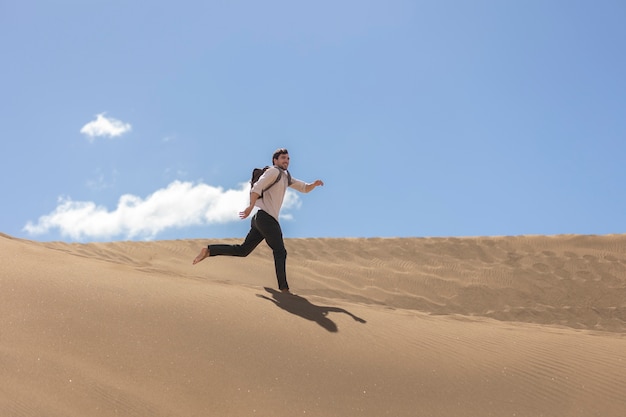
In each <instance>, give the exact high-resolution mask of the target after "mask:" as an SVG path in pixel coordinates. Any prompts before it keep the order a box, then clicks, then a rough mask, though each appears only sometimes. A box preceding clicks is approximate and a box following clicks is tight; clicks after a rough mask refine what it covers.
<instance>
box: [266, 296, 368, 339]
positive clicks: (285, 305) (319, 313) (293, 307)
mask: <svg viewBox="0 0 626 417" xmlns="http://www.w3.org/2000/svg"><path fill="white" fill-rule="evenodd" d="M265 291H267V292H268V293H270V294H271V295H272V298H269V297H268V296H266V295H262V294H257V297H260V298H264V299H266V300H269V301H271V302H273V303H274V304H276V306H277V307H280V308H282V309H283V310H285V311H287V312H289V313H291V314H295V315H296V316H300V317H302V318H304V319H307V320H311V321H314V322H316V323H317V324H319V325H320V326H322V327H323V328H325V329H326V330H328V331H329V332H337V331H339V330H338V328H337V325H336V324H335V322H334V321H332V320H331V319H329V318H328V313H345V314H347V315H349V316H350V317H352V318H353V319H354V320H356V321H358V322H359V323H365V322H366V321H365V320H363V319H362V318H360V317H357V316H355V315H354V314H352V313H350V312H349V311H347V310H345V309H343V308H338V307H327V306H317V305H315V304H312V303H311V302H310V301H309V300H307V299H306V298H304V297H300V296H299V295H295V294H283V293H282V292H280V291H276V290H274V289H272V288H267V287H265Z"/></svg>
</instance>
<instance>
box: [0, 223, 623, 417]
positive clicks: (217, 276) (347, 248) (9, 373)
mask: <svg viewBox="0 0 626 417" xmlns="http://www.w3.org/2000/svg"><path fill="white" fill-rule="evenodd" d="M229 241H230V242H233V243H237V242H239V239H233V240H229ZM210 242H211V241H210V240H207V241H199V240H177V241H155V242H111V243H91V244H68V243H61V242H34V241H28V240H20V239H15V238H12V237H10V236H7V235H0V253H1V254H2V255H1V256H2V264H1V266H0V318H1V320H0V375H1V378H0V416H2V417H18V416H19V417H22V416H24V417H25V416H33V417H34V416H36V417H42V416H45V417H55V416H58V417H73V416H76V417H99V416H142V417H144V416H145V417H151V416H281V417H283V416H284V417H291V416H376V417H379V416H434V417H440V416H460V417H463V416H480V417H483V416H497V417H502V416H518V417H520V416H529V417H530V416H532V417H537V416H554V417H564V416H602V417H610V416H615V417H618V416H619V417H623V416H625V415H626V235H607V236H579V235H562V236H515V237H471V238H402V239H400V238H397V239H396V238H385V239H383V238H380V239H287V240H286V246H287V250H288V252H289V255H288V261H287V268H288V275H289V283H290V286H291V288H292V291H293V292H294V293H295V294H296V295H294V296H284V295H282V294H279V293H277V292H276V290H275V288H276V279H275V275H274V271H273V261H272V257H271V252H270V251H269V249H268V248H267V247H266V246H265V245H263V244H262V245H261V246H259V248H258V249H257V250H256V251H255V252H254V253H253V254H252V255H250V256H249V257H247V258H227V257H216V258H209V259H206V260H204V261H202V262H201V263H199V264H197V265H195V266H192V263H191V261H192V260H193V258H194V257H195V256H196V254H197V253H198V251H199V250H200V248H201V247H202V246H204V245H205V244H206V243H210Z"/></svg>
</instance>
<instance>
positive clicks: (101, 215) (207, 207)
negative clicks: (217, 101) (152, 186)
mask: <svg viewBox="0 0 626 417" xmlns="http://www.w3.org/2000/svg"><path fill="white" fill-rule="evenodd" d="M249 192H250V185H249V184H247V183H244V184H241V188H240V189H237V190H223V189H222V188H221V187H213V186H210V185H206V184H196V185H194V184H193V183H191V182H181V181H174V182H172V183H170V184H169V185H168V186H167V187H166V188H161V189H159V190H157V191H155V192H154V193H152V194H151V195H149V196H148V197H146V198H145V199H142V198H140V197H137V196H134V195H131V194H126V195H123V196H122V197H120V199H119V202H118V204H117V208H116V209H115V210H112V211H109V210H107V208H106V207H103V206H98V205H97V204H96V203H94V202H91V201H73V200H71V199H70V198H61V199H59V204H58V206H57V208H56V209H55V210H54V211H53V212H51V213H50V214H47V215H44V216H41V217H40V218H39V220H38V221H37V222H36V223H33V222H28V223H27V224H26V226H25V227H24V229H23V230H24V231H26V232H27V233H29V234H31V235H41V234H45V233H49V232H50V231H52V230H54V229H58V230H59V232H60V233H61V235H62V236H64V237H69V238H71V239H73V240H79V241H80V240H88V239H112V238H118V237H124V238H126V239H135V238H143V239H154V238H155V237H156V235H157V234H158V233H160V232H162V231H164V230H166V229H177V228H183V227H188V226H200V225H210V224H217V223H229V222H235V221H241V220H240V219H239V216H238V213H239V212H240V211H241V210H242V209H243V208H245V206H246V205H247V204H248V201H249V200H248V199H249ZM299 205H300V200H299V197H298V196H297V195H296V194H295V193H294V192H293V191H291V190H287V194H286V195H285V204H284V205H283V209H285V210H288V209H290V208H297V207H299ZM284 217H285V218H287V219H289V218H291V216H289V215H286V216H284Z"/></svg>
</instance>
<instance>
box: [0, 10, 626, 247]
mask: <svg viewBox="0 0 626 417" xmlns="http://www.w3.org/2000/svg"><path fill="white" fill-rule="evenodd" d="M625 21H626V2H623V1H621V0H620V1H606V0H600V1H594V2H592V1H576V0H574V1H572V0H554V1H546V0H529V1H502V0H499V1H495V0H494V1H481V0H476V1H461V0H458V1H455V0H449V1H447V0H446V1H435V0H432V1H395V0H385V1H368V0H359V1H324V0H318V1H315V2H298V1H286V0H285V1H275V0H268V1H263V2H258V1H211V0H206V1H189V0H182V1H176V2H174V1H162V0H154V1H151V2H138V1H119V0H108V1H104V0H101V1H98V0H80V1H79V0H73V1H71V0H46V1H29V0H27V1H6V0H5V1H2V2H0V47H1V50H2V51H3V53H2V55H3V57H2V65H1V66H0V68H1V70H0V71H1V77H0V93H1V95H2V100H0V115H1V118H2V123H1V124H0V129H1V134H2V141H1V145H0V154H1V155H2V160H1V161H2V163H1V164H0V181H1V183H0V186H1V189H2V216H0V232H2V233H6V234H9V235H12V236H16V237H21V238H27V239H34V240H64V241H80V242H88V241H110V240H127V239H130V240H145V239H186V238H207V239H217V238H223V237H243V236H244V235H245V233H246V232H247V230H248V227H249V221H248V220H243V221H242V220H239V219H238V217H237V212H238V211H240V210H241V209H243V208H244V207H245V205H246V204H247V198H248V197H247V193H248V191H247V188H246V181H247V180H248V179H249V175H250V172H251V170H252V168H254V167H256V166H263V165H266V164H268V163H269V162H270V160H271V155H272V152H273V151H274V150H275V149H276V148H278V147H286V148H288V149H289V152H290V156H291V167H290V171H291V173H292V175H293V176H294V177H296V178H299V179H302V180H305V181H310V182H312V181H314V180H315V179H318V178H319V179H322V180H323V181H324V182H325V184H326V185H325V186H324V187H321V188H318V189H316V190H315V191H313V192H312V193H310V194H298V193H292V194H289V196H288V199H287V205H286V206H285V207H284V210H283V212H282V214H283V219H282V226H283V232H284V234H285V236H286V237H405V236H406V237H420V236H494V235H522V234H548V235H552V234H569V233H576V234H610V233H626V217H625V216H624V215H625V214H626V193H624V183H625V182H626V163H625V162H624V161H625V155H626V152H625V151H626V76H625V75H624V74H626V53H624V51H626V25H624V22H625Z"/></svg>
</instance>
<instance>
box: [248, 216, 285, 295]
mask: <svg viewBox="0 0 626 417" xmlns="http://www.w3.org/2000/svg"><path fill="white" fill-rule="evenodd" d="M252 227H256V228H257V229H258V230H259V231H260V232H261V233H262V234H263V236H264V237H265V241H266V242H267V244H268V245H269V247H270V248H272V251H273V253H274V267H275V268H276V279H277V280H278V288H279V289H280V290H284V291H288V290H289V284H287V270H286V263H287V250H286V249H285V242H284V241H283V232H282V230H281V228H280V224H279V223H278V221H276V219H275V218H273V217H272V216H270V215H269V214H267V213H266V212H264V211H262V210H260V211H259V212H257V214H256V216H255V217H254V219H253V220H252Z"/></svg>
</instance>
